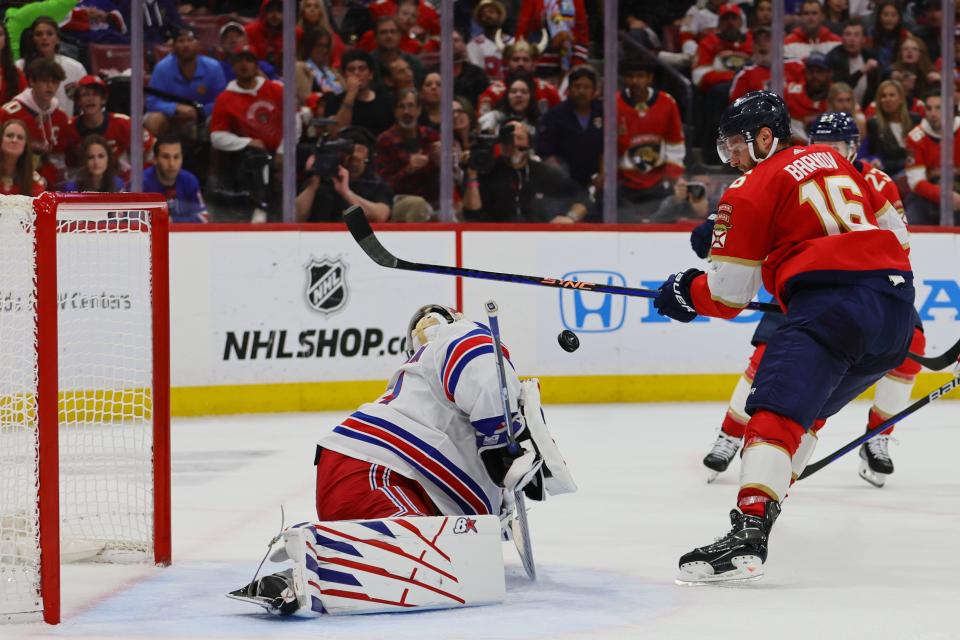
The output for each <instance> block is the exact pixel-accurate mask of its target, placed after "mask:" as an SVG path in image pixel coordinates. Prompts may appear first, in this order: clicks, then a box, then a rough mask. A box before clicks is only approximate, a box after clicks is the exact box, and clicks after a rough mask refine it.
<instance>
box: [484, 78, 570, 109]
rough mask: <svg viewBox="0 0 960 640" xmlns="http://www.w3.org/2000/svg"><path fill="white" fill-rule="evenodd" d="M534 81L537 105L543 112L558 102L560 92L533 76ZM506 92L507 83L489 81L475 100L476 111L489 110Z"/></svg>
mask: <svg viewBox="0 0 960 640" xmlns="http://www.w3.org/2000/svg"><path fill="white" fill-rule="evenodd" d="M534 82H535V83H536V85H537V107H538V108H539V109H540V113H544V112H546V110H547V109H549V108H550V107H553V106H556V105H558V104H560V92H559V91H557V88H556V87H555V86H553V85H552V84H550V83H549V82H545V81H543V80H541V79H540V78H534ZM506 93H507V85H505V84H504V83H503V81H502V80H495V81H494V82H491V83H490V86H489V87H487V88H486V89H485V90H484V92H483V93H481V94H480V98H479V99H478V100H477V113H479V114H480V115H483V114H484V113H486V112H487V111H490V109H492V108H493V105H495V104H497V102H499V101H500V98H502V97H503V96H504V95H506Z"/></svg>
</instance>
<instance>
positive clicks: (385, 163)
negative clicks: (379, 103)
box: [376, 89, 440, 209]
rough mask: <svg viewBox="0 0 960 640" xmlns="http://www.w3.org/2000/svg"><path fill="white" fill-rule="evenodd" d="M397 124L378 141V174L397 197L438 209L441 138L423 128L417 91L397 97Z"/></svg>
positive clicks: (411, 90)
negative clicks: (418, 199) (415, 199)
mask: <svg viewBox="0 0 960 640" xmlns="http://www.w3.org/2000/svg"><path fill="white" fill-rule="evenodd" d="M393 115H394V118H396V121H397V123H396V124H395V125H393V126H392V127H390V128H389V129H387V130H386V131H384V132H383V133H381V134H380V137H379V138H377V153H376V168H377V173H379V174H380V177H381V178H383V179H384V180H385V181H386V182H387V183H388V184H389V185H390V187H391V188H392V189H393V192H394V194H396V195H413V196H420V197H422V198H423V199H424V200H426V201H427V202H428V203H430V205H431V206H432V207H433V208H434V209H436V207H437V201H438V196H439V186H440V184H439V172H440V168H439V158H438V155H439V139H440V138H439V135H438V134H437V132H436V131H435V130H433V129H431V128H429V127H424V126H420V125H419V124H418V120H419V119H420V96H419V95H417V92H416V90H415V89H402V90H401V91H400V92H399V93H397V96H396V101H395V103H394V109H393Z"/></svg>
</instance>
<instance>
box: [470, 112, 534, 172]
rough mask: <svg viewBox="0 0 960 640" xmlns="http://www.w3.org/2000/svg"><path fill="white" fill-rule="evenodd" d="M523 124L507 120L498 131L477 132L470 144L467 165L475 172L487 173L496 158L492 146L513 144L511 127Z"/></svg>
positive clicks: (491, 168)
mask: <svg viewBox="0 0 960 640" xmlns="http://www.w3.org/2000/svg"><path fill="white" fill-rule="evenodd" d="M518 125H519V126H524V125H523V123H518V122H517V121H515V120H511V121H508V122H506V123H504V124H503V125H501V126H500V131H499V132H498V133H483V132H481V133H478V134H477V135H476V136H474V138H473V141H472V143H471V145H470V161H469V162H468V166H469V167H470V168H471V169H473V170H474V171H476V172H477V173H489V172H490V171H492V170H493V165H494V163H495V162H496V160H497V158H496V155H495V153H494V148H495V147H496V146H497V145H498V144H501V145H502V144H513V128H514V127H515V126H518Z"/></svg>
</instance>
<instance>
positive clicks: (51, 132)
mask: <svg viewBox="0 0 960 640" xmlns="http://www.w3.org/2000/svg"><path fill="white" fill-rule="evenodd" d="M56 104H57V102H56V98H54V100H53V104H52V105H51V107H50V109H48V110H46V111H41V109H40V107H39V106H37V103H36V102H35V101H34V99H33V92H32V91H31V90H30V89H26V90H24V91H21V92H20V93H19V94H17V97H16V98H14V99H13V100H11V101H10V102H8V103H7V104H5V105H3V107H2V108H0V123H4V122H6V121H7V120H20V121H21V122H23V123H24V124H25V125H26V126H27V130H28V131H29V132H30V139H31V140H32V141H33V143H34V144H36V143H37V142H42V143H45V144H46V145H47V150H46V151H45V152H44V154H43V155H42V156H41V158H40V161H39V162H35V163H34V166H36V168H37V172H38V173H39V174H40V176H41V177H42V178H43V179H44V180H46V181H47V184H48V185H50V186H51V187H52V186H53V185H57V184H59V183H60V182H61V181H62V180H63V177H64V175H63V172H64V169H65V160H64V152H65V151H66V150H67V148H68V147H69V146H70V145H71V144H72V142H73V135H72V134H73V130H72V129H71V128H70V117H69V116H68V115H67V114H66V113H65V112H64V111H63V109H60V108H59V107H58V106H56Z"/></svg>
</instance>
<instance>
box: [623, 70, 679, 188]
mask: <svg viewBox="0 0 960 640" xmlns="http://www.w3.org/2000/svg"><path fill="white" fill-rule="evenodd" d="M649 91H650V96H649V98H647V100H646V102H642V103H638V104H636V105H634V104H630V103H629V102H628V101H627V99H625V98H624V96H623V94H622V93H620V92H617V154H618V155H619V156H620V167H619V169H618V171H617V173H618V176H619V179H620V183H621V184H622V185H623V186H625V187H627V188H629V189H636V190H640V189H649V188H650V187H652V186H654V185H656V184H657V183H659V182H663V181H664V180H676V179H677V178H679V177H680V176H681V175H683V154H684V146H683V127H682V126H681V124H680V110H679V109H678V108H677V102H676V101H675V100H674V99H673V96H671V95H670V94H668V93H664V92H663V91H660V90H659V89H654V88H650V89H649ZM638 159H639V162H638Z"/></svg>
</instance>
